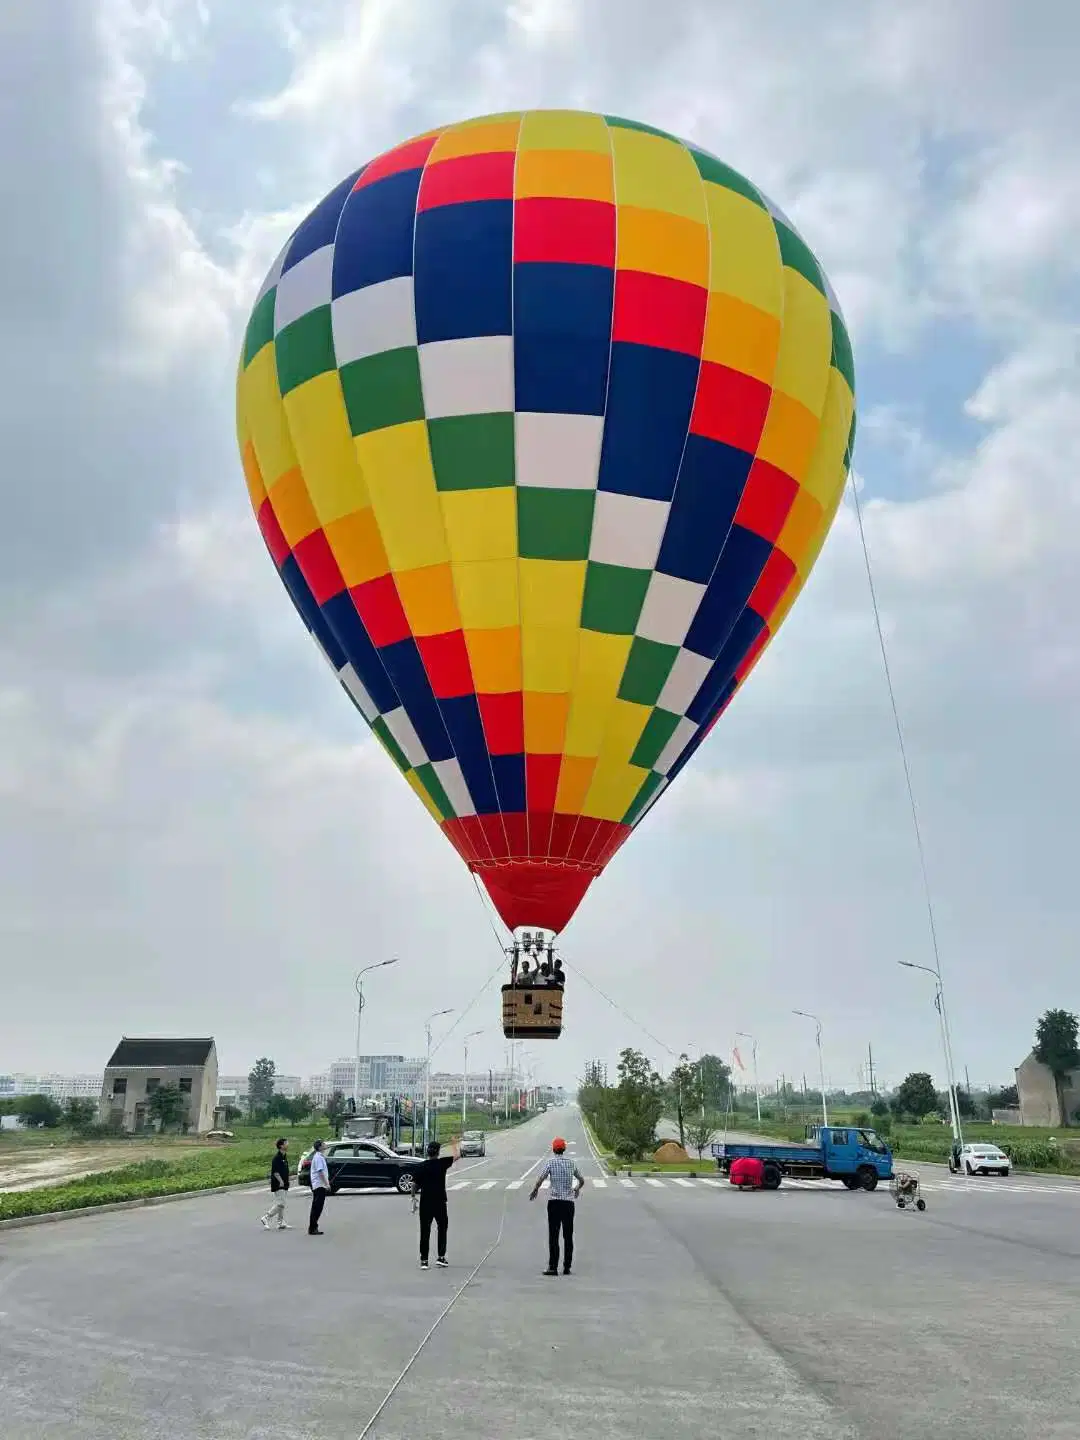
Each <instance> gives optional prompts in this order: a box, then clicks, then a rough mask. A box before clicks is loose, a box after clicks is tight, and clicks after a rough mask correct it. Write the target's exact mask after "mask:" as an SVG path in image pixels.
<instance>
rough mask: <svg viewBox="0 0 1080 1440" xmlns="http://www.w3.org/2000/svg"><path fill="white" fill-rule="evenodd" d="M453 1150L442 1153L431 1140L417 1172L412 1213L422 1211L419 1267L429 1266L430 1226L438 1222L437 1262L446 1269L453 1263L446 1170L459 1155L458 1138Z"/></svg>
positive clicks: (441, 1268) (452, 1146)
mask: <svg viewBox="0 0 1080 1440" xmlns="http://www.w3.org/2000/svg"><path fill="white" fill-rule="evenodd" d="M450 1144H451V1153H450V1154H449V1155H440V1154H439V1151H440V1149H441V1148H442V1147H441V1146H440V1144H439V1142H438V1140H432V1141H431V1143H430V1144H429V1145H428V1147H427V1159H426V1160H425V1161H424V1163H423V1165H421V1166H420V1170H419V1172H418V1174H417V1176H416V1189H415V1190H414V1191H413V1213H414V1214H415V1213H416V1211H417V1210H418V1209H419V1211H420V1269H421V1270H427V1269H428V1268H429V1266H428V1256H429V1255H430V1253H431V1227H432V1225H434V1226H435V1244H436V1252H435V1264H436V1265H438V1267H439V1268H440V1270H445V1269H446V1267H447V1265H448V1264H449V1263H450V1262H449V1261H448V1260H447V1258H446V1235H447V1231H448V1230H449V1228H450V1215H449V1212H448V1210H447V1208H446V1172H447V1171H448V1170H449V1169H450V1166H451V1165H453V1163H454V1161H455V1160H456V1159H457V1158H458V1140H457V1137H456V1136H455V1137H454V1139H453V1140H452V1141H451V1142H450Z"/></svg>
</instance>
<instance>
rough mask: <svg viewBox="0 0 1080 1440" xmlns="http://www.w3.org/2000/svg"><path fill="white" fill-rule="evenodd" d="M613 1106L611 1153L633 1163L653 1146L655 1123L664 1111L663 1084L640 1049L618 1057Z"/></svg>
mask: <svg viewBox="0 0 1080 1440" xmlns="http://www.w3.org/2000/svg"><path fill="white" fill-rule="evenodd" d="M618 1075H619V1083H618V1085H617V1086H616V1094H615V1104H614V1113H613V1117H612V1118H613V1121H614V1131H615V1135H614V1138H615V1153H616V1154H617V1155H618V1156H619V1158H620V1159H623V1160H637V1159H638V1158H639V1157H640V1156H642V1155H644V1154H645V1152H646V1151H647V1150H651V1149H652V1148H653V1146H654V1145H655V1144H656V1123H657V1121H658V1120H659V1119H660V1116H661V1115H662V1114H663V1110H664V1082H663V1080H662V1078H661V1077H660V1075H659V1074H658V1073H657V1072H656V1070H655V1069H654V1068H653V1065H652V1062H651V1060H649V1058H648V1056H647V1055H643V1054H642V1053H641V1051H640V1050H631V1049H626V1050H623V1051H622V1052H621V1053H620V1055H619V1065H618Z"/></svg>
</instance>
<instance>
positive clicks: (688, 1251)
mask: <svg viewBox="0 0 1080 1440" xmlns="http://www.w3.org/2000/svg"><path fill="white" fill-rule="evenodd" d="M556 1131H560V1132H561V1133H563V1134H564V1135H565V1136H566V1137H567V1139H568V1140H570V1141H572V1142H573V1146H574V1153H575V1154H576V1155H577V1156H578V1157H579V1159H580V1163H581V1168H582V1170H583V1173H584V1174H585V1176H586V1178H587V1180H588V1181H589V1182H590V1183H589V1184H587V1187H586V1190H585V1193H584V1195H583V1196H582V1199H581V1201H580V1202H579V1208H578V1255H577V1259H576V1261H575V1266H574V1268H575V1274H574V1275H573V1276H571V1277H568V1278H565V1279H564V1278H563V1277H561V1276H560V1277H559V1278H557V1279H547V1278H544V1277H542V1276H541V1274H540V1272H541V1270H542V1269H543V1268H544V1265H545V1262H546V1254H545V1239H544V1228H545V1221H544V1211H543V1205H542V1203H541V1202H540V1201H537V1203H536V1204H534V1205H530V1204H529V1203H528V1198H527V1197H528V1192H529V1187H530V1186H531V1184H532V1177H533V1175H534V1174H535V1170H536V1166H537V1164H538V1163H539V1161H540V1159H541V1157H542V1155H543V1154H544V1153H546V1151H547V1146H548V1142H549V1140H550V1136H551V1135H552V1134H553V1133H555V1132H556ZM599 1178H600V1172H599V1167H598V1166H597V1165H596V1163H595V1162H594V1161H593V1159H592V1157H591V1156H590V1154H589V1151H588V1148H587V1142H586V1139H585V1135H584V1132H583V1130H582V1127H581V1125H580V1121H579V1119H578V1117H577V1114H576V1112H575V1111H573V1110H568V1111H565V1112H561V1113H557V1114H556V1113H553V1112H549V1114H548V1115H546V1116H544V1117H542V1118H541V1119H539V1120H537V1121H534V1122H531V1123H530V1124H529V1125H528V1126H525V1127H523V1128H522V1129H520V1130H518V1131H515V1132H513V1133H510V1134H506V1135H502V1136H494V1137H492V1140H491V1143H490V1147H489V1155H488V1157H487V1158H486V1159H485V1160H483V1161H479V1162H478V1161H475V1160H466V1161H462V1162H461V1163H460V1164H459V1165H458V1166H455V1168H454V1171H453V1172H451V1184H452V1185H457V1186H460V1187H461V1188H460V1189H456V1190H452V1192H451V1194H450V1205H451V1235H450V1258H451V1268H450V1269H449V1270H448V1271H445V1272H442V1271H438V1270H434V1269H433V1270H431V1271H429V1272H420V1271H419V1270H418V1269H417V1268H416V1228H415V1224H416V1222H415V1220H414V1219H413V1217H412V1214H411V1211H410V1206H409V1202H408V1200H406V1199H403V1198H402V1197H399V1196H397V1195H393V1194H385V1195H384V1194H372V1195H369V1194H363V1195H348V1194H342V1195H339V1196H337V1197H335V1198H333V1199H332V1200H330V1202H329V1203H328V1204H327V1207H326V1211H325V1215H324V1225H325V1229H326V1234H325V1235H324V1236H323V1237H321V1238H318V1239H314V1238H309V1237H308V1236H307V1235H306V1234H305V1232H304V1224H303V1220H304V1216H303V1213H302V1212H303V1209H304V1203H305V1199H306V1194H305V1192H298V1191H295V1190H294V1191H293V1192H291V1195H290V1206H291V1209H292V1215H291V1219H292V1220H293V1222H294V1223H295V1224H296V1228H295V1229H294V1230H292V1231H291V1232H289V1233H287V1234H266V1233H264V1232H263V1230H262V1229H261V1228H260V1226H259V1224H258V1215H259V1213H260V1212H261V1210H262V1209H263V1208H264V1205H265V1197H264V1195H263V1194H262V1193H250V1194H248V1193H241V1194H233V1195H224V1196H218V1197H213V1198H206V1199H201V1200H200V1199H192V1200H186V1201H181V1202H178V1203H176V1204H173V1205H167V1206H162V1207H160V1208H156V1209H146V1210H138V1211H132V1212H126V1213H121V1214H113V1215H102V1216H95V1217H88V1218H83V1219H79V1220H72V1221H68V1222H64V1223H60V1224H56V1225H46V1226H41V1227H37V1228H31V1229H25V1230H13V1231H8V1232H4V1233H0V1435H2V1436H3V1440H54V1437H61V1436H62V1437H64V1440H71V1437H72V1436H75V1437H78V1440H106V1437H107V1440H163V1437H166V1436H167V1437H169V1440H194V1437H199V1440H239V1437H244V1440H256V1437H266V1440H271V1437H273V1440H309V1437H312V1440H314V1437H318V1440H359V1437H360V1436H361V1435H363V1434H365V1426H366V1425H367V1424H368V1421H369V1418H370V1417H371V1416H372V1415H373V1414H374V1412H375V1411H376V1410H377V1409H378V1407H379V1406H380V1404H381V1403H382V1402H383V1400H384V1399H385V1397H386V1396H387V1394H388V1392H389V1391H390V1390H391V1387H392V1386H393V1385H394V1384H395V1382H396V1381H397V1380H398V1379H399V1377H400V1376H401V1375H402V1372H403V1371H405V1370H406V1367H407V1366H409V1362H410V1360H412V1362H413V1363H412V1364H411V1368H408V1371H407V1373H406V1374H405V1375H404V1378H403V1379H401V1382H400V1384H399V1385H398V1387H397V1389H396V1390H395V1391H394V1393H393V1395H392V1396H391V1398H390V1400H389V1402H388V1403H387V1404H386V1406H385V1409H384V1410H383V1411H382V1414H381V1416H380V1418H379V1420H378V1421H377V1422H376V1423H375V1425H374V1427H373V1428H372V1429H370V1430H368V1431H367V1432H366V1433H367V1434H368V1435H370V1436H371V1437H372V1440H405V1437H416V1436H428V1435H431V1436H439V1437H446V1440H459V1437H461V1440H464V1437H468V1440H517V1437H521V1440H530V1437H538V1440H539V1437H543V1440H551V1437H552V1436H566V1437H567V1440H571V1437H573V1440H578V1437H596V1440H614V1437H618V1440H658V1437H664V1440H684V1437H698V1436H701V1437H704V1436H709V1437H715V1436H718V1435H719V1436H727V1435H730V1436H733V1437H734V1436H740V1437H742V1436H750V1437H769V1440H795V1437H799V1440H819V1437H825V1436H828V1437H830V1440H864V1437H865V1440H870V1437H874V1440H882V1437H884V1440H908V1437H911V1440H915V1437H918V1440H925V1436H926V1435H927V1434H928V1433H938V1432H946V1431H947V1433H948V1434H949V1436H950V1440H969V1437H970V1440H975V1437H978V1440H1005V1437H1008V1440H1028V1437H1031V1440H1035V1437H1038V1440H1059V1437H1060V1440H1064V1437H1069V1440H1073V1437H1075V1436H1076V1435H1077V1434H1078V1433H1080V1368H1078V1367H1077V1365H1076V1355H1077V1353H1078V1351H1080V1188H1077V1187H1070V1186H1069V1185H1068V1184H1062V1185H1057V1186H1055V1185H1052V1184H1031V1185H1027V1184H1019V1185H1018V1184H1017V1181H1018V1180H1019V1178H1020V1177H1014V1178H1013V1179H1010V1180H1006V1181H995V1180H977V1181H972V1182H964V1181H950V1180H949V1179H948V1177H947V1176H944V1177H940V1178H939V1177H937V1176H934V1177H931V1176H930V1175H929V1172H928V1171H927V1172H926V1175H925V1178H926V1183H927V1200H928V1205H929V1208H928V1210H927V1212H926V1213H925V1214H923V1215H917V1214H913V1213H910V1212H900V1211H898V1210H897V1209H896V1208H895V1206H894V1205H893V1204H892V1203H891V1201H890V1199H889V1196H888V1194H887V1193H886V1192H884V1191H879V1192H877V1193H876V1194H873V1195H866V1194H861V1193H860V1194H850V1193H849V1192H848V1191H846V1190H844V1189H842V1188H840V1187H833V1186H829V1185H824V1184H818V1183H815V1182H806V1183H805V1184H802V1185H788V1184H787V1183H785V1185H784V1186H783V1187H782V1188H781V1189H780V1190H779V1191H777V1192H775V1193H773V1194H762V1193H746V1194H740V1193H738V1192H736V1191H734V1190H732V1189H731V1187H729V1186H727V1185H724V1184H722V1183H718V1182H717V1180H716V1179H715V1178H712V1179H711V1183H706V1179H709V1178H710V1177H704V1178H702V1179H696V1180H692V1181H691V1180H686V1179H681V1180H680V1182H676V1181H675V1180H673V1179H670V1178H665V1179H664V1180H662V1181H660V1182H658V1183H654V1184H649V1183H648V1182H647V1181H645V1180H643V1179H640V1178H639V1179H638V1180H637V1181H636V1182H635V1183H634V1184H633V1185H632V1187H631V1186H628V1185H624V1184H622V1183H621V1182H619V1181H616V1180H614V1179H612V1178H611V1177H608V1178H607V1182H606V1184H604V1185H602V1186H600V1185H597V1184H596V1183H595V1182H596V1181H597V1179H599ZM477 1267H479V1268H477ZM470 1275H471V1276H472V1277H473V1278H472V1279H471V1281H470V1283H468V1284H466V1281H468V1280H469V1277H470ZM463 1287H464V1288H463ZM455 1296H457V1298H456V1300H455V1298H454V1297H455ZM452 1301H453V1304H452V1305H451V1302H452ZM448 1305H450V1306H451V1308H449V1309H447V1306H448ZM440 1315H441V1316H442V1319H441V1321H440V1319H439V1317H440ZM437 1322H438V1323H437ZM432 1327H434V1329H433V1328H432ZM425 1337H427V1338H426V1340H425ZM418 1351H419V1353H417V1352H418ZM413 1357H415V1359H413Z"/></svg>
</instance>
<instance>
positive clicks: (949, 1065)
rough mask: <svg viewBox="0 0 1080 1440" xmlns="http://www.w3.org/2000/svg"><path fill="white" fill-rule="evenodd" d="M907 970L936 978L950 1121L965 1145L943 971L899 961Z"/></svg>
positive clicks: (908, 961) (935, 1004)
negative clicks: (957, 1097) (922, 972)
mask: <svg viewBox="0 0 1080 1440" xmlns="http://www.w3.org/2000/svg"><path fill="white" fill-rule="evenodd" d="M896 963H897V964H898V965H903V967H904V969H905V970H923V971H925V972H926V974H927V975H932V976H933V977H934V987H935V988H934V1009H935V1010H936V1011H937V1012H938V1021H939V1023H940V1026H941V1049H942V1052H943V1054H944V1056H945V1077H946V1082H947V1084H948V1089H949V1119H950V1120H951V1121H952V1132H953V1139H954V1140H955V1141H956V1142H957V1143H958V1144H960V1145H962V1144H963V1143H964V1132H963V1130H962V1129H961V1126H960V1106H959V1104H958V1103H957V1099H956V1078H955V1076H954V1073H953V1059H952V1039H951V1038H950V1035H949V1017H948V1016H947V1015H946V1013H945V990H944V987H943V985H942V982H941V971H940V970H935V969H933V968H932V967H931V966H929V965H916V964H915V962H914V961H913V960H898V961H897V962H896Z"/></svg>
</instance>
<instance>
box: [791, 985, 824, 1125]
mask: <svg viewBox="0 0 1080 1440" xmlns="http://www.w3.org/2000/svg"><path fill="white" fill-rule="evenodd" d="M791 1013H792V1014H793V1015H801V1016H802V1017H803V1019H804V1020H813V1022H814V1024H815V1025H816V1026H817V1063H818V1074H819V1076H820V1077H821V1123H822V1124H823V1125H828V1123H829V1107H828V1105H827V1103H826V1100H825V1061H824V1060H823V1059H822V1058H821V1021H820V1020H819V1019H818V1017H817V1016H816V1015H811V1014H810V1011H809V1010H792V1012H791Z"/></svg>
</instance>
